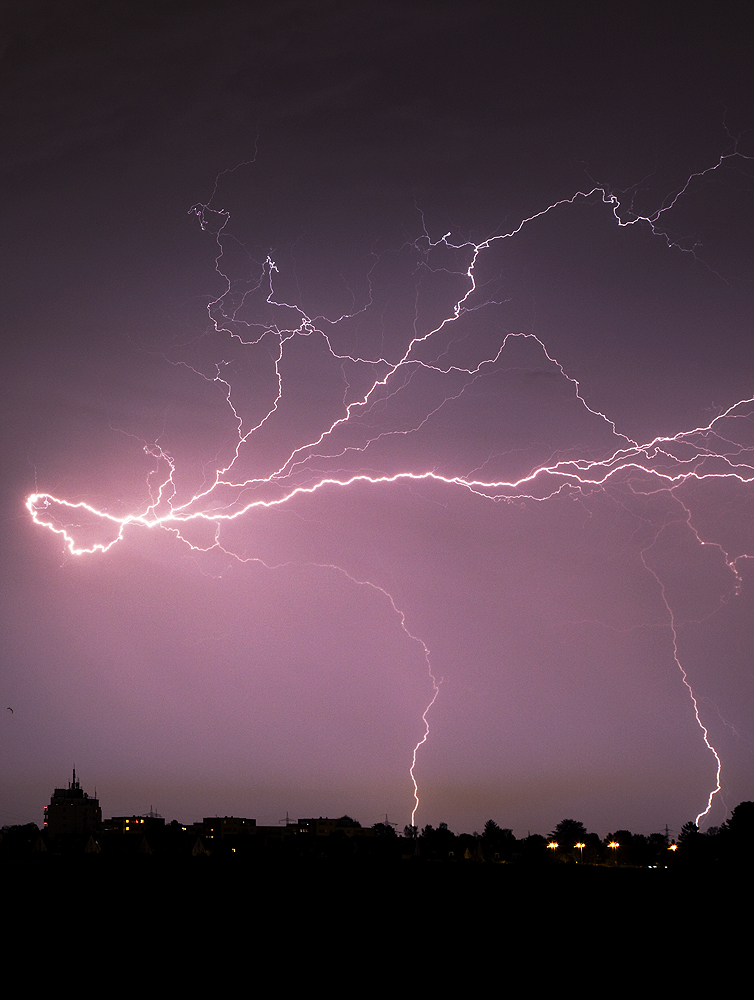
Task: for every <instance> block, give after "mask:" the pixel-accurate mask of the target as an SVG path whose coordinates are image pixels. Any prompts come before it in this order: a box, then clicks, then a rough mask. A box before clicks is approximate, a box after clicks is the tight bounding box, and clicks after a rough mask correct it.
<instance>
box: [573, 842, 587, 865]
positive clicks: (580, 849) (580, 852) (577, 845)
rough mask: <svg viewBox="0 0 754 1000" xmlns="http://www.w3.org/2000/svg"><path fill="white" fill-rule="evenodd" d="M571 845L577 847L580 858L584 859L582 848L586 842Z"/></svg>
mask: <svg viewBox="0 0 754 1000" xmlns="http://www.w3.org/2000/svg"><path fill="white" fill-rule="evenodd" d="M573 846H574V847H578V849H579V854H580V855H581V860H582V861H583V860H584V848H585V847H586V844H574V845H573Z"/></svg>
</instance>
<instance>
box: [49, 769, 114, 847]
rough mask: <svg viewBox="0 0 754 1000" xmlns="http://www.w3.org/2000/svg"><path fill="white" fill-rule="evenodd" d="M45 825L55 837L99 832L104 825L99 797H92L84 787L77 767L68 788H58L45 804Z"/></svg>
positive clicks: (51, 835)
mask: <svg viewBox="0 0 754 1000" xmlns="http://www.w3.org/2000/svg"><path fill="white" fill-rule="evenodd" d="M44 826H45V830H47V832H48V834H49V835H50V837H53V838H54V837H57V836H60V835H63V836H68V835H70V834H76V833H97V832H99V830H100V828H101V826H102V810H101V809H100V806H99V799H97V798H92V797H91V796H89V795H87V793H86V792H85V791H84V790H83V789H82V787H81V785H80V784H79V782H78V781H77V780H76V768H75V767H74V769H73V780H72V781H69V782H68V788H56V789H55V791H54V792H53V793H52V798H51V799H50V804H49V806H45V820H44Z"/></svg>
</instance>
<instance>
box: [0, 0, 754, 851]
mask: <svg viewBox="0 0 754 1000" xmlns="http://www.w3.org/2000/svg"><path fill="white" fill-rule="evenodd" d="M505 6H506V5H501V4H499V3H485V2H480V0H472V2H466V3H458V2H433V3H419V2H405V0H404V2H397V0H396V2H383V3H371V4H363V3H359V4H356V3H348V2H336V0H333V2H305V0H298V2H285V0H284V2H278V3H275V4H274V5H270V7H269V9H267V10H265V9H264V8H263V7H262V5H258V4H254V5H250V4H247V3H245V2H235V3H233V2H226V0H221V2H217V0H215V2H205V3H193V4H185V3H178V2H174V0H164V2H162V3H160V4H159V5H155V9H153V8H152V6H146V7H142V6H141V5H139V4H135V3H134V4H123V3H116V2H114V0H105V2H96V3H95V2H94V0H80V2H54V3H53V2H36V3H28V2H18V3H15V4H12V3H11V4H5V5H4V9H5V13H4V15H3V19H4V22H5V26H4V31H3V41H2V45H3V46H4V48H0V129H1V133H2V135H3V136H4V141H3V143H2V151H0V171H1V172H2V181H3V183H2V192H3V193H2V199H3V207H2V217H3V232H4V239H3V254H2V270H1V273H0V299H1V300H2V302H3V313H2V315H3V326H2V329H3V349H4V350H3V369H2V370H3V386H2V388H3V392H2V427H3V461H4V470H5V474H4V477H3V492H2V512H3V521H2V524H3V532H2V536H1V539H2V541H1V544H2V558H3V562H2V565H3V567H4V571H3V577H2V582H3V604H2V608H3V640H4V641H3V654H2V674H1V675H0V698H1V699H2V701H1V702H0V707H1V708H2V713H3V714H2V725H1V726H0V760H1V761H2V767H1V768H0V825H2V824H6V823H22V822H28V821H34V822H37V823H39V824H41V822H42V808H43V806H44V805H45V803H46V802H47V801H49V796H50V793H51V791H52V789H53V787H54V786H56V785H57V786H59V785H62V784H64V783H65V782H66V781H67V780H68V779H69V778H70V772H71V768H72V767H73V766H74V765H75V767H76V769H77V773H78V776H79V777H80V779H81V782H82V786H83V787H84V788H85V789H86V790H87V791H89V792H90V793H93V792H94V788H95V786H96V789H97V793H98V795H99V797H100V800H101V803H102V808H103V813H104V814H105V815H106V816H111V815H119V814H131V813H143V812H145V811H146V810H148V809H149V808H150V806H152V807H154V809H155V810H157V811H159V812H160V813H162V814H163V815H164V816H165V817H166V818H167V819H169V820H170V819H173V818H175V819H179V820H181V821H183V822H191V821H194V820H197V819H200V818H201V817H203V816H207V815H212V814H215V813H219V814H235V815H242V816H253V817H256V818H257V821H258V822H260V823H268V824H274V823H276V822H277V821H278V820H281V819H282V818H284V817H285V814H286V811H287V812H289V813H290V815H291V816H292V817H297V816H307V815H330V816H340V815H342V814H343V813H348V814H350V815H352V816H354V817H355V818H357V819H358V820H359V821H360V822H361V823H362V824H364V825H371V824H372V823H375V822H378V821H381V820H384V817H385V814H386V813H387V815H388V816H389V819H390V820H391V821H393V822H395V823H397V824H398V827H399V828H401V829H402V827H403V825H404V824H405V823H408V822H409V821H410V819H411V815H412V810H413V808H414V790H413V784H412V780H411V775H410V767H411V761H412V755H413V752H414V747H415V746H416V744H417V742H418V741H420V740H421V739H422V736H423V735H424V731H425V729H424V723H423V721H422V713H423V712H424V711H425V709H426V708H427V705H428V704H429V702H430V700H431V699H432V697H433V685H432V677H431V675H430V668H431V674H433V675H434V677H435V678H436V679H437V681H438V682H439V693H438V695H437V698H436V701H435V703H434V704H433V705H432V707H431V708H430V710H429V712H428V713H427V719H428V722H429V727H430V732H429V736H428V739H427V741H426V743H425V744H424V745H422V746H420V747H419V750H418V752H417V756H416V766H415V777H416V781H417V783H418V793H419V799H420V803H419V807H418V810H417V812H416V819H415V821H416V823H417V824H418V825H419V826H420V827H421V826H424V825H425V824H427V823H432V824H433V825H436V824H438V823H439V822H441V821H445V822H447V823H448V824H449V826H450V827H451V829H453V830H455V831H457V832H459V831H467V832H471V831H473V830H480V829H481V828H482V827H483V825H484V823H485V821H486V820H487V819H490V818H492V819H494V820H495V821H496V822H497V823H499V824H500V825H501V826H505V827H511V828H513V830H514V832H515V833H516V834H517V835H518V836H523V835H525V834H526V832H527V830H531V831H533V832H534V831H536V832H541V833H547V832H548V831H549V830H551V829H552V828H553V827H554V826H555V824H556V823H557V822H558V821H559V820H560V819H562V818H563V817H564V816H573V817H574V818H576V819H578V820H580V821H581V822H583V823H584V824H585V825H586V826H587V827H588V828H589V829H593V830H595V831H596V832H598V833H601V834H605V833H606V832H607V831H608V830H614V829H618V828H621V827H623V828H628V829H631V830H633V831H635V832H643V833H649V832H652V831H654V830H658V829H661V828H663V827H664V826H665V824H666V823H667V824H668V825H669V826H670V828H671V830H672V831H675V832H677V831H678V830H679V829H680V827H681V825H682V824H683V823H684V822H686V821H688V820H690V819H694V817H696V816H697V814H699V813H701V812H702V811H703V810H704V809H705V807H706V805H707V801H708V797H709V795H710V793H711V792H712V791H713V790H714V789H715V783H716V768H717V764H716V760H715V756H714V753H713V752H712V751H711V750H710V749H709V748H708V747H707V746H705V742H704V737H703V732H702V729H701V728H700V725H699V724H698V723H697V721H696V719H695V717H694V705H693V702H692V698H691V696H690V693H689V691H688V690H687V688H686V687H685V686H684V679H683V671H685V672H686V675H687V678H688V683H689V684H690V685H691V687H692V688H693V691H694V693H695V695H696V699H697V704H698V711H699V717H700V719H701V720H702V723H703V724H704V726H706V727H707V729H708V733H709V741H710V743H711V744H712V745H713V746H714V748H715V749H716V751H717V753H718V754H719V757H720V760H721V762H722V770H721V790H720V792H719V794H716V795H715V796H714V798H713V800H712V806H711V808H710V810H709V814H708V815H707V816H706V817H705V818H704V820H703V824H702V825H703V828H706V827H707V826H709V825H710V824H712V825H717V824H719V823H721V822H722V821H723V820H724V819H725V817H726V815H727V814H728V812H729V810H730V809H732V808H733V807H734V806H735V805H737V804H738V803H739V802H740V801H742V800H747V799H752V798H754V766H753V765H754V757H753V750H754V672H753V671H752V669H751V664H752V658H753V657H754V516H753V515H754V401H752V399H753V397H754V337H752V317H753V316H754V285H753V284H752V263H753V260H752V241H751V232H752V228H753V227H754V140H753V139H752V136H753V135H754V133H752V132H751V131H748V132H747V129H748V130H751V129H752V128H753V127H754V119H752V112H751V108H752V103H751V99H752V95H753V94H754V87H753V86H752V84H753V83H754V79H753V77H754V68H753V67H752V65H751V63H750V59H749V56H748V52H747V49H746V46H745V44H744V31H743V27H742V25H740V24H737V23H736V21H735V18H733V17H724V15H723V13H718V11H719V9H718V8H715V11H716V13H715V17H720V19H721V21H724V22H725V23H724V24H717V23H714V22H713V21H711V20H710V21H709V23H707V22H706V21H704V22H703V21H702V20H701V19H700V18H696V19H692V21H690V22H676V21H674V20H672V19H671V17H670V15H669V14H668V15H663V14H659V15H658V14H657V12H656V10H653V12H652V14H651V15H649V14H647V16H646V17H645V16H643V15H642V10H641V5H640V6H639V8H637V7H636V6H635V5H632V7H631V10H630V13H629V12H627V13H626V15H625V17H623V18H621V17H619V16H617V15H615V16H612V17H610V16H606V14H605V11H604V8H603V6H602V5H598V4H592V5H590V4H587V5H583V4H582V5H579V9H580V13H579V14H578V15H575V14H573V12H572V11H570V10H567V9H566V5H561V4H557V3H533V4H530V5H527V13H525V14H523V13H518V12H513V11H512V12H510V13H505V12H504V8H505ZM510 7H511V8H513V7H514V5H510ZM669 7H670V5H668V8H669ZM736 9H740V7H739V8H736V7H735V6H734V7H733V8H731V10H736ZM646 10H647V11H650V10H652V8H651V7H649V6H647V8H646ZM709 17H710V18H711V17H712V14H710V15H709ZM216 178H217V181H216ZM690 178H691V180H690V182H689V179H690ZM687 182H689V183H688V184H687ZM213 188H214V192H213ZM595 188H600V191H597V192H596V193H593V194H592V195H590V196H589V197H581V196H578V197H576V195H577V193H578V192H582V193H586V192H590V191H593V189H595ZM603 192H604V196H603ZM679 192H682V193H681V195H680V197H679V198H678V200H677V202H675V203H673V199H674V197H675V195H676V194H678V193H679ZM611 193H613V194H614V196H615V201H614V203H609V195H610V194H611ZM561 201H562V202H564V204H560V205H558V206H557V207H553V208H551V210H550V211H545V210H546V209H548V206H553V205H554V204H555V203H556V202H561ZM671 203H672V204H671ZM192 206H198V207H197V209H196V211H195V212H191V211H190V210H191V208H192ZM663 209H666V210H665V211H662V210H663ZM658 212H659V213H660V214H659V216H658V215H657V214H656V213H658ZM540 213H541V214H540ZM535 216H537V217H536V218H534V217H535ZM650 218H652V219H655V220H656V221H655V222H654V223H652V222H650V221H646V220H648V219H650ZM525 219H531V221H529V222H527V223H526V224H525V225H523V226H521V223H522V221H523V220H525ZM637 220H638V221H637ZM629 223H634V224H631V225H629ZM519 229H520V231H519ZM446 234H449V235H447V237H446ZM508 234H514V235H508ZM444 237H446V238H445V239H443V238H444ZM482 244H485V245H484V246H482ZM475 248H478V253H476V252H475ZM219 255H220V256H219ZM218 256H219V259H218V260H217V262H216V259H217V258H218ZM270 261H271V262H274V268H275V270H274V273H273V274H272V286H271V284H270V277H271V265H270ZM472 265H473V283H472V280H471V279H470V277H469V273H470V269H471V268H472ZM459 303H461V308H460V309H459V308H458V304H459ZM456 313H458V315H456ZM508 335H510V336H508ZM506 337H507V339H506ZM416 338H421V340H417V341H416V342H415V343H414V344H413V346H412V340H415V339H416ZM402 359H403V360H402ZM375 383H378V384H376V385H375ZM365 399H366V404H363V401H364V400H365ZM747 400H748V402H746V401H747ZM360 401H362V402H360ZM736 404H739V405H736ZM731 408H732V409H731ZM728 410H730V412H729V414H728V415H727V416H724V417H723V416H721V415H722V414H724V413H725V411H728ZM717 418H719V419H717ZM713 422H714V423H713ZM335 424H337V426H335V428H334V430H333V431H332V432H331V433H326V432H327V431H328V429H329V428H331V427H333V425H335ZM710 425H712V426H710ZM704 428H708V429H707V430H704ZM694 429H697V431H696V433H689V432H691V431H694ZM672 437H676V438H677V440H675V441H670V440H668V439H670V438H672ZM241 438H243V441H241ZM657 438H663V439H664V440H663V441H660V442H658V441H656V439H657ZM648 442H649V443H650V444H649V445H647V443H648ZM652 442H654V443H652ZM641 445H645V447H637V446H641ZM616 452H617V453H618V455H617V456H616ZM236 455H237V458H236V459H235V462H234V456H236ZM171 463H172V469H173V472H172V480H171V481H168V480H169V478H170V477H171ZM231 463H233V464H232V468H231V467H230V466H231ZM545 467H546V468H548V469H551V470H553V471H551V472H544V471H540V472H539V474H538V475H536V476H533V474H534V473H535V472H537V470H543V469H544V468H545ZM553 467H555V468H553ZM219 470H227V471H225V472H224V474H222V475H219ZM579 476H580V477H581V478H583V479H588V480H590V482H589V483H588V484H587V485H585V486H579V485H578V482H577V477H579ZM527 477H532V478H531V479H528V478H527ZM216 478H220V479H222V480H223V482H222V483H220V484H219V485H213V484H215V481H216ZM388 479H389V480H391V481H386V480H388ZM523 479H527V481H526V482H521V480H523ZM377 480H380V481H377ZM161 484H162V489H161ZM505 484H514V485H505ZM295 490H300V492H297V493H294V492H293V491H295ZM32 494H36V495H37V499H36V500H35V501H33V502H32V503H31V506H32V508H33V509H34V512H35V516H36V518H37V519H38V521H39V522H44V523H47V524H52V525H53V526H54V527H55V528H56V529H57V530H63V529H64V530H65V531H66V532H67V534H68V537H69V539H70V540H71V541H70V545H67V544H66V539H65V537H64V536H63V535H61V534H53V533H52V532H51V531H50V530H47V529H46V528H45V527H44V526H42V523H39V524H35V523H34V520H33V518H32V516H30V513H29V511H28V510H27V509H26V506H25V504H26V502H27V498H28V497H29V496H30V495H32ZM197 495H201V496H200V498H199V499H196V500H194V501H193V502H192V498H194V497H195V496H197ZM51 498H57V500H58V501H65V502H66V504H87V505H88V508H84V507H76V508H72V507H66V506H64V505H63V504H61V503H59V502H56V501H55V500H52V499H51ZM189 515H195V516H193V517H189ZM134 517H137V518H139V517H140V518H142V523H129V524H126V526H125V527H122V520H119V519H127V518H134ZM119 528H122V530H121V537H120V539H119V540H118V541H117V542H116V543H115V544H113V545H112V547H111V548H110V549H109V550H108V551H107V552H104V553H103V552H99V551H98V552H94V553H93V554H83V555H76V554H74V553H73V552H72V551H71V548H75V547H84V548H86V547H91V546H93V545H96V544H100V545H105V546H107V545H108V544H109V543H110V542H113V541H115V539H116V538H117V536H118V529H119ZM673 623H674V624H675V636H676V647H677V650H675V651H674V636H673V628H672V625H673ZM425 651H428V656H429V665H430V666H429V667H428V662H427V656H426V654H425ZM676 654H677V659H676ZM6 706H9V707H12V709H13V711H12V712H10V711H7V709H6Z"/></svg>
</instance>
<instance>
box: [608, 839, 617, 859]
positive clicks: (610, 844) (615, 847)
mask: <svg viewBox="0 0 754 1000" xmlns="http://www.w3.org/2000/svg"><path fill="white" fill-rule="evenodd" d="M607 846H608V847H611V848H612V849H613V864H614V865H617V863H618V861H617V859H616V855H615V852H616V850H617V848H619V847H620V844H619V843H618V841H617V840H611V841H610V843H609V844H608V845H607Z"/></svg>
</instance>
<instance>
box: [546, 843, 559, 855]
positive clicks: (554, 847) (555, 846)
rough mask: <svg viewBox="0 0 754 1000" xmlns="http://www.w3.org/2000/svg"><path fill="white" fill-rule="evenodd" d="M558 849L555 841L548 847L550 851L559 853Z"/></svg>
mask: <svg viewBox="0 0 754 1000" xmlns="http://www.w3.org/2000/svg"><path fill="white" fill-rule="evenodd" d="M558 847H559V845H558V844H557V843H556V842H555V841H554V840H551V841H550V843H549V844H548V845H547V849H548V851H557V849H558ZM553 857H555V855H553Z"/></svg>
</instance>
